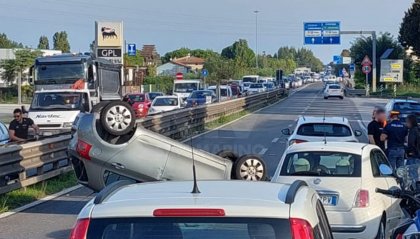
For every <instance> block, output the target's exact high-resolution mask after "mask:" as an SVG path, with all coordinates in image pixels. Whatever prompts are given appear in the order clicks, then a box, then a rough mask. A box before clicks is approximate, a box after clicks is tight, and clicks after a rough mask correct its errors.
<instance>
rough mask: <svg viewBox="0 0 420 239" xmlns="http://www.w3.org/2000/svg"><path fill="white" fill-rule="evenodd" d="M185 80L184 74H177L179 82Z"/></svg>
mask: <svg viewBox="0 0 420 239" xmlns="http://www.w3.org/2000/svg"><path fill="white" fill-rule="evenodd" d="M183 78H184V75H183V74H182V72H178V73H176V79H177V80H182V79H183Z"/></svg>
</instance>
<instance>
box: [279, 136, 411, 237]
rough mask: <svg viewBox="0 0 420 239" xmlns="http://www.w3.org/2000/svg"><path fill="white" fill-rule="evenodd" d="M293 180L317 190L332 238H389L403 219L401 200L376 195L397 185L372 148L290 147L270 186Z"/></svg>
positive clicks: (340, 144)
mask: <svg viewBox="0 0 420 239" xmlns="http://www.w3.org/2000/svg"><path fill="white" fill-rule="evenodd" d="M297 179H299V180H304V181H305V182H307V183H308V185H310V186H312V187H313V188H314V189H315V190H317V191H318V194H319V195H320V197H321V201H322V202H323V204H324V207H325V210H326V212H327V216H328V220H329V222H330V225H331V228H332V231H333V234H334V238H336V239H341V238H343V239H344V238H346V239H347V238H363V239H374V238H375V239H376V238H389V236H390V235H391V231H392V229H393V228H395V227H396V226H397V225H398V224H399V223H400V220H401V218H402V216H403V214H402V211H401V209H400V206H399V200H397V199H393V198H390V197H388V196H386V195H383V194H380V193H376V192H375V189H376V188H390V187H393V186H395V187H397V186H398V184H397V181H396V178H395V177H394V176H392V169H391V168H390V164H389V162H388V160H387V158H386V156H385V154H384V153H383V152H382V150H381V149H379V148H378V147H377V146H375V145H371V144H361V143H344V142H327V143H324V142H311V143H304V144H295V145H292V146H290V147H289V148H288V149H287V150H286V151H285V152H284V154H283V156H282V158H281V160H280V163H279V165H278V167H277V170H276V172H275V174H274V177H273V178H272V182H276V183H291V182H294V181H295V180H297Z"/></svg>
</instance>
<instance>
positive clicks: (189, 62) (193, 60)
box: [172, 54, 206, 72]
mask: <svg viewBox="0 0 420 239" xmlns="http://www.w3.org/2000/svg"><path fill="white" fill-rule="evenodd" d="M172 61H173V62H175V63H179V64H182V65H186V66H189V67H190V68H191V70H192V71H195V72H197V71H200V70H202V69H203V67H204V63H205V62H206V61H205V60H204V59H203V58H200V57H195V56H191V55H190V54H188V56H184V57H181V58H175V59H172Z"/></svg>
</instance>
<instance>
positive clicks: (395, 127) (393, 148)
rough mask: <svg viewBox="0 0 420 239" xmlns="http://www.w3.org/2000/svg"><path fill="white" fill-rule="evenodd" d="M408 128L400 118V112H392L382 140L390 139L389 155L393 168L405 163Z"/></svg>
mask: <svg viewBox="0 0 420 239" xmlns="http://www.w3.org/2000/svg"><path fill="white" fill-rule="evenodd" d="M407 134H408V130H407V128H406V127H405V125H404V124H403V123H401V121H400V119H399V113H391V122H389V123H388V124H387V125H386V126H385V128H384V130H383V132H382V134H381V141H385V140H387V141H388V148H387V155H388V159H389V162H390V163H391V165H392V167H393V169H394V170H395V169H396V168H398V167H401V166H403V165H404V155H405V149H404V143H405V141H406V138H407Z"/></svg>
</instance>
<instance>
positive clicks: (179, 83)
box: [172, 79, 204, 101]
mask: <svg viewBox="0 0 420 239" xmlns="http://www.w3.org/2000/svg"><path fill="white" fill-rule="evenodd" d="M201 88H204V85H203V82H202V81H201V80H200V79H197V80H175V81H174V87H173V92H172V93H173V95H176V96H178V97H179V98H180V99H182V100H183V101H185V100H186V99H187V98H188V96H190V94H191V92H193V91H195V90H199V89H201Z"/></svg>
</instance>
